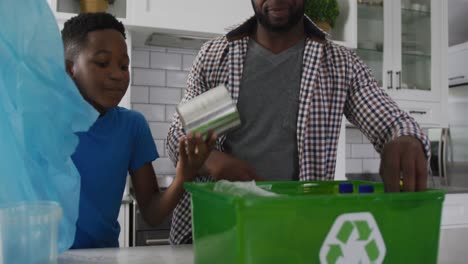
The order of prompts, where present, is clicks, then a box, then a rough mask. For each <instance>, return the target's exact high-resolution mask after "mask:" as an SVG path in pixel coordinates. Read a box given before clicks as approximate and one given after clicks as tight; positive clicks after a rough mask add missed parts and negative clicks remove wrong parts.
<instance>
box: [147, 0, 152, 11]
mask: <svg viewBox="0 0 468 264" xmlns="http://www.w3.org/2000/svg"><path fill="white" fill-rule="evenodd" d="M150 2H151V0H146V12H149V11H150V10H151V3H150Z"/></svg>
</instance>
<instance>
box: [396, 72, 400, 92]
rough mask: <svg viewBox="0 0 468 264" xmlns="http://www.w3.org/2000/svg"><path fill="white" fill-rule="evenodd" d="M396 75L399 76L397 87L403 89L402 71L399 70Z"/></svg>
mask: <svg viewBox="0 0 468 264" xmlns="http://www.w3.org/2000/svg"><path fill="white" fill-rule="evenodd" d="M396 75H397V76H398V85H397V87H396V89H397V90H400V89H401V71H397V72H396Z"/></svg>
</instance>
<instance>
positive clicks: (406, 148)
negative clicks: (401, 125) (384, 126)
mask: <svg viewBox="0 0 468 264" xmlns="http://www.w3.org/2000/svg"><path fill="white" fill-rule="evenodd" d="M400 173H401V175H402V176H403V191H405V192H413V191H424V190H425V189H426V186H427V159H426V156H425V154H424V148H423V145H422V143H421V142H420V141H419V140H418V139H417V138H415V137H412V136H402V137H398V138H397V139H395V140H393V141H391V142H389V143H387V144H386V145H385V146H384V149H383V152H382V161H381V164H380V175H382V178H383V181H384V184H385V190H386V191H387V192H399V191H400Z"/></svg>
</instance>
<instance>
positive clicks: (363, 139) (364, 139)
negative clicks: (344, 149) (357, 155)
mask: <svg viewBox="0 0 468 264" xmlns="http://www.w3.org/2000/svg"><path fill="white" fill-rule="evenodd" d="M362 144H372V143H371V142H370V140H369V139H367V137H366V136H364V135H362Z"/></svg>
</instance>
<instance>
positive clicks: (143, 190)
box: [130, 163, 183, 226]
mask: <svg viewBox="0 0 468 264" xmlns="http://www.w3.org/2000/svg"><path fill="white" fill-rule="evenodd" d="M130 175H131V177H132V185H133V189H134V190H135V198H136V200H137V203H138V207H139V209H140V212H141V214H142V216H143V218H144V219H145V221H146V222H147V223H148V224H149V225H152V226H156V225H158V224H160V223H162V222H163V221H164V219H165V218H166V217H167V216H168V215H169V214H170V213H171V212H172V210H173V209H174V208H175V206H176V205H177V203H178V201H179V199H180V197H182V193H183V187H182V183H179V182H177V181H178V179H177V178H176V179H174V182H173V183H172V184H171V186H170V187H169V188H168V189H167V190H166V191H165V192H164V193H161V192H160V190H159V186H158V182H157V180H156V174H155V172H154V169H153V166H152V164H151V163H146V164H145V165H143V166H142V167H141V168H140V169H138V170H136V171H134V172H131V173H130Z"/></svg>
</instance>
